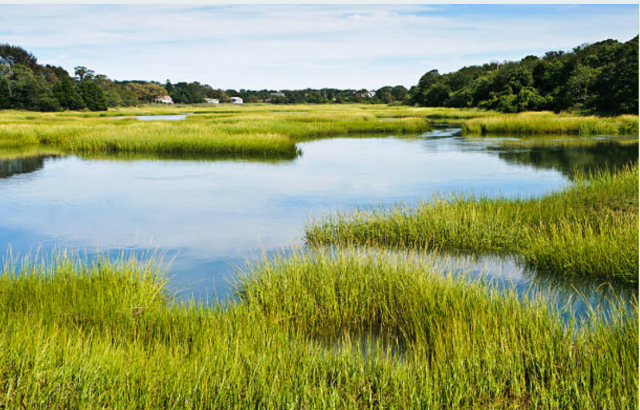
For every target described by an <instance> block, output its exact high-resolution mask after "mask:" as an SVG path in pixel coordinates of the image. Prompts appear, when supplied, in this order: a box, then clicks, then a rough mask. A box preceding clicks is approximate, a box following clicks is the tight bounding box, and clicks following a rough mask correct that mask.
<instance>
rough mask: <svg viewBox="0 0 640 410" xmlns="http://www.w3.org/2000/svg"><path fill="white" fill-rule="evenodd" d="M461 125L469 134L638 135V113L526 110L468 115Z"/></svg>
mask: <svg viewBox="0 0 640 410" xmlns="http://www.w3.org/2000/svg"><path fill="white" fill-rule="evenodd" d="M462 129H463V132H464V133H465V134H470V135H485V134H510V135H532V134H556V135H564V134H575V135H622V134H636V135H637V134H638V116H637V115H621V116H618V117H594V116H577V115H558V114H554V113H551V112H525V113H520V114H502V115H493V116H488V117H482V118H475V119H470V120H468V121H466V122H465V123H464V125H463V128H462Z"/></svg>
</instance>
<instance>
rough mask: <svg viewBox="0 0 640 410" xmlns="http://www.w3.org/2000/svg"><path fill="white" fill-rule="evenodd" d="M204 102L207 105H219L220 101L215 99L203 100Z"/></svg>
mask: <svg viewBox="0 0 640 410" xmlns="http://www.w3.org/2000/svg"><path fill="white" fill-rule="evenodd" d="M204 102H206V103H207V104H220V100H218V99H217V98H205V99H204Z"/></svg>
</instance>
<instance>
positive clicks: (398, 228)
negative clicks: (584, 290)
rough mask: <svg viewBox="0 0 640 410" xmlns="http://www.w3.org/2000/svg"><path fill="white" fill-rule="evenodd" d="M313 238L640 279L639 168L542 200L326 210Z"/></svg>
mask: <svg viewBox="0 0 640 410" xmlns="http://www.w3.org/2000/svg"><path fill="white" fill-rule="evenodd" d="M306 239H307V241H308V242H309V243H313V244H320V243H339V244H349V243H359V244H374V245H385V246H399V247H403V246H412V247H415V246H424V247H438V248H453V249H464V250H471V251H515V252H518V253H519V254H520V255H522V257H523V258H524V260H525V262H526V263H527V264H529V265H531V266H533V267H535V268H537V269H540V270H544V271H550V272H553V273H557V274H562V275H591V276H600V277H609V278H620V279H623V280H626V281H631V282H637V281H638V167H637V165H634V166H628V167H627V168H625V169H624V170H622V171H620V172H613V171H612V172H610V171H600V172H597V173H595V174H593V175H590V176H578V177H577V178H576V180H575V181H574V183H573V184H572V185H571V186H569V187H567V188H565V189H563V190H562V191H560V192H556V193H552V194H550V195H547V196H545V197H542V198H533V199H521V198H516V199H510V198H494V199H490V198H486V197H470V196H453V197H435V198H433V199H432V200H431V201H425V202H422V203H420V204H419V205H418V206H416V207H406V206H395V207H392V208H390V209H387V208H379V209H368V210H363V211H360V210H357V211H355V212H353V213H346V214H345V213H339V214H335V215H329V216H327V217H324V218H321V219H319V220H316V221H313V222H312V223H311V224H310V225H309V226H308V227H307V229H306Z"/></svg>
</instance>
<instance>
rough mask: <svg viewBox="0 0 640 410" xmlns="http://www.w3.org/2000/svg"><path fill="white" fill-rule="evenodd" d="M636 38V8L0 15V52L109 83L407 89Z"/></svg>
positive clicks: (195, 9) (72, 8) (201, 9)
mask: <svg viewBox="0 0 640 410" xmlns="http://www.w3.org/2000/svg"><path fill="white" fill-rule="evenodd" d="M637 34H638V5H529V6H525V5H511V6H509V5H374V6H367V5H353V6H341V5H277V6H276V5H272V6H267V5H238V6H222V5H210V6H193V5H191V6H187V5H184V6H180V5H176V6H170V5H156V6H151V5H138V6H129V5H84V6H83V5H56V6H43V5H25V6H21V5H0V43H10V44H15V45H19V46H22V47H24V48H25V49H27V50H29V51H30V52H32V53H34V54H35V55H36V57H38V61H39V62H40V63H41V64H53V65H59V66H62V67H64V68H65V69H67V70H68V71H69V72H71V73H73V68H74V67H75V66H78V65H83V66H86V67H88V68H90V69H93V70H94V71H96V72H97V73H100V74H105V75H107V76H108V77H109V78H112V79H115V80H133V79H140V80H154V81H160V82H163V83H164V81H165V80H167V79H169V80H171V81H172V82H177V81H200V82H201V83H205V84H210V85H211V86H212V87H214V88H222V89H301V88H323V87H332V88H358V89H360V88H367V89H377V88H379V87H382V86H384V85H404V86H407V87H409V86H411V85H414V84H416V83H417V82H418V80H419V79H420V76H422V74H424V73H425V72H427V71H429V70H431V69H438V70H439V71H440V72H441V73H445V72H451V71H455V70H457V69H459V68H461V67H463V66H465V65H472V64H483V63H486V62H490V61H503V60H517V59H520V58H522V57H525V56H527V55H543V54H544V52H546V51H550V50H565V51H569V50H571V49H572V48H573V47H575V46H577V45H580V44H583V43H593V42H596V41H600V40H604V39H608V38H613V39H617V40H620V41H627V40H629V39H631V38H633V37H634V36H636V35H637Z"/></svg>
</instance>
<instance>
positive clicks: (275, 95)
mask: <svg viewBox="0 0 640 410" xmlns="http://www.w3.org/2000/svg"><path fill="white" fill-rule="evenodd" d="M269 94H270V95H271V96H272V97H286V95H284V93H283V92H282V91H278V92H275V93H269Z"/></svg>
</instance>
